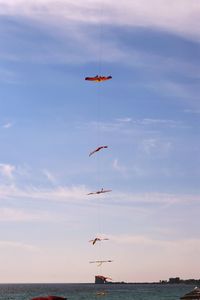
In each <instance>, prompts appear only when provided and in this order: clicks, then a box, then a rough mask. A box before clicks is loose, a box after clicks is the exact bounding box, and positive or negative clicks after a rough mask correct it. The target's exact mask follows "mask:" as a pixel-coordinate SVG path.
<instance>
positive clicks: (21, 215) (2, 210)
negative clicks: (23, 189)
mask: <svg viewBox="0 0 200 300" xmlns="http://www.w3.org/2000/svg"><path fill="white" fill-rule="evenodd" d="M49 219H50V217H49V216H48V214H47V213H41V212H39V213H38V212H35V213H33V212H28V211H25V210H23V209H15V208H8V207H0V222H27V221H28V222H30V221H38V220H43V221H44V220H49Z"/></svg>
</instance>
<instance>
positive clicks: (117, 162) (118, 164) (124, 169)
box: [113, 158, 127, 175]
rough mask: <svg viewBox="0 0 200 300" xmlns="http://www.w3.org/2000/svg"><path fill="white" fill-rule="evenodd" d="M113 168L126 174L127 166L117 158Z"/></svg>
mask: <svg viewBox="0 0 200 300" xmlns="http://www.w3.org/2000/svg"><path fill="white" fill-rule="evenodd" d="M113 169H114V170H116V171H118V172H120V173H122V174H123V175H126V171H127V169H126V167H125V166H123V165H122V164H121V163H119V160H118V159H117V158H116V159H115V160H114V161H113Z"/></svg>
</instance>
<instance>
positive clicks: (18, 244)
mask: <svg viewBox="0 0 200 300" xmlns="http://www.w3.org/2000/svg"><path fill="white" fill-rule="evenodd" d="M0 248H18V249H22V250H26V251H34V252H35V251H39V250H40V249H39V248H38V247H37V246H34V245H31V244H26V243H23V242H16V241H2V240H0Z"/></svg>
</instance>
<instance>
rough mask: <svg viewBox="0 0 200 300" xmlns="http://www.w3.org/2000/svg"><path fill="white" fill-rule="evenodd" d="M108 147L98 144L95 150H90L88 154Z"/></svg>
mask: <svg viewBox="0 0 200 300" xmlns="http://www.w3.org/2000/svg"><path fill="white" fill-rule="evenodd" d="M105 148H108V146H99V147H97V148H96V149H95V150H93V151H92V152H90V154H89V156H91V155H92V154H94V153H95V152H98V151H99V150H101V149H105Z"/></svg>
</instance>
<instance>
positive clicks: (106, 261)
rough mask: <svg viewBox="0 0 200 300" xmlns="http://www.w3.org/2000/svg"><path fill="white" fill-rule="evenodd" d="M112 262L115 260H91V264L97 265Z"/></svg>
mask: <svg viewBox="0 0 200 300" xmlns="http://www.w3.org/2000/svg"><path fill="white" fill-rule="evenodd" d="M110 262H113V260H94V261H90V264H97V266H98V267H100V266H101V265H102V264H104V263H110Z"/></svg>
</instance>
